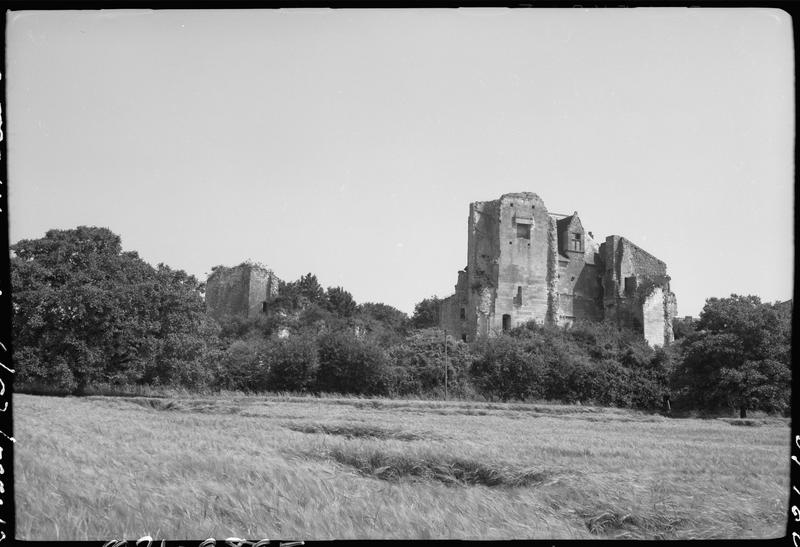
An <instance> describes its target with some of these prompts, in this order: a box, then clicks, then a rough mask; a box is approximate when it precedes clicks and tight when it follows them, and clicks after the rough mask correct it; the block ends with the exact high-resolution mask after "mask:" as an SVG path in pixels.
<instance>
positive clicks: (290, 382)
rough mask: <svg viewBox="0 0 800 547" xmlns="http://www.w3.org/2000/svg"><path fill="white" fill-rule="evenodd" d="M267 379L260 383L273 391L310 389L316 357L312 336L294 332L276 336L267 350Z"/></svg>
mask: <svg viewBox="0 0 800 547" xmlns="http://www.w3.org/2000/svg"><path fill="white" fill-rule="evenodd" d="M266 362H267V368H268V373H267V381H266V385H265V386H263V388H265V389H269V390H273V391H306V390H308V389H313V387H314V384H315V382H316V377H317V369H318V368H319V361H318V359H317V346H316V342H315V341H314V339H313V338H310V337H307V336H293V337H290V338H284V339H277V340H274V341H273V342H272V344H271V345H270V347H269V349H268V351H267V354H266Z"/></svg>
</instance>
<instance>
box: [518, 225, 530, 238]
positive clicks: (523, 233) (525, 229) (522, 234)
mask: <svg viewBox="0 0 800 547" xmlns="http://www.w3.org/2000/svg"><path fill="white" fill-rule="evenodd" d="M517 237H518V238H520V239H530V238H531V225H530V224H517Z"/></svg>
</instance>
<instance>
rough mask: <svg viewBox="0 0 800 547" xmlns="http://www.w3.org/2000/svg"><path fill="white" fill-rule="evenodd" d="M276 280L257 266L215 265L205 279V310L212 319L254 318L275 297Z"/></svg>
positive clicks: (272, 275)
mask: <svg viewBox="0 0 800 547" xmlns="http://www.w3.org/2000/svg"><path fill="white" fill-rule="evenodd" d="M278 282H279V279H278V278H277V277H276V276H275V274H274V273H272V271H271V270H268V269H266V268H262V267H261V266H256V265H253V264H246V263H243V264H240V265H238V266H234V267H233V268H227V267H225V266H217V267H216V268H214V270H213V271H212V273H211V275H209V276H208V281H207V282H206V311H207V313H208V314H209V315H211V316H212V317H214V318H215V319H221V318H223V317H225V316H238V317H255V316H256V315H258V314H259V313H261V312H264V311H266V309H267V305H268V303H269V301H270V300H271V299H272V298H274V297H275V296H277V294H278Z"/></svg>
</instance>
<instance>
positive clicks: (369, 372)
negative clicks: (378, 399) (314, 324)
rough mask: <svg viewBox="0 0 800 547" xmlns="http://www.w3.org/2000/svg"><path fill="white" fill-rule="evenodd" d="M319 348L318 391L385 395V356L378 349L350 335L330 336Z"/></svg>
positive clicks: (343, 332)
mask: <svg viewBox="0 0 800 547" xmlns="http://www.w3.org/2000/svg"><path fill="white" fill-rule="evenodd" d="M317 344H318V347H319V351H318V356H319V370H318V372H317V389H318V390H319V391H327V392H335V393H357V394H365V395H375V394H381V393H384V392H385V391H386V383H385V380H386V355H385V354H384V352H383V350H381V349H380V348H379V347H378V346H377V345H375V344H373V343H371V342H370V341H369V340H360V339H358V338H357V337H356V336H355V335H354V334H352V333H351V332H349V331H336V332H327V333H325V334H323V335H322V336H320V337H319V338H318V340H317Z"/></svg>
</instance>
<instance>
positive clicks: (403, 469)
mask: <svg viewBox="0 0 800 547" xmlns="http://www.w3.org/2000/svg"><path fill="white" fill-rule="evenodd" d="M314 456H316V457H318V458H319V457H323V458H326V459H331V460H334V461H336V462H338V463H341V464H344V465H347V466H350V467H353V468H354V469H356V470H357V471H358V472H360V473H361V474H363V475H366V476H370V477H374V478H377V479H381V480H385V481H391V482H394V481H399V480H401V479H411V480H422V481H437V482H442V483H445V484H448V485H452V486H476V485H482V486H489V487H522V486H538V485H541V484H542V483H544V482H547V481H550V480H552V479H554V478H555V477H556V476H558V475H559V473H557V472H554V471H552V470H546V469H545V470H542V469H532V468H518V467H515V466H512V465H508V464H504V463H501V462H484V461H480V460H476V459H470V458H463V457H455V456H450V455H448V454H445V453H437V452H422V453H416V454H406V453H397V452H389V451H384V450H381V449H380V448H374V447H369V446H364V445H360V446H356V445H343V446H336V447H332V448H330V449H328V450H326V451H325V452H324V453H323V454H314Z"/></svg>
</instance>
